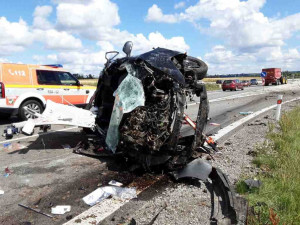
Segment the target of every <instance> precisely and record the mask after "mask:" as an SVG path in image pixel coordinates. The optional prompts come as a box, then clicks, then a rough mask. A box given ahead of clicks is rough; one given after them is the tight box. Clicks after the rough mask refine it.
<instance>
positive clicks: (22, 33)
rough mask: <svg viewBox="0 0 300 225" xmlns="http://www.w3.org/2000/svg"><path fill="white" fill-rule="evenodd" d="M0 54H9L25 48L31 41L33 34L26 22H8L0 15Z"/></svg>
mask: <svg viewBox="0 0 300 225" xmlns="http://www.w3.org/2000/svg"><path fill="white" fill-rule="evenodd" d="M0 34H1V35H0V55H9V54H11V53H14V52H19V51H22V50H24V49H25V47H27V46H29V45H30V44H31V43H32V42H33V35H32V33H31V32H30V30H29V27H28V26H27V24H26V22H25V21H24V20H22V19H20V20H19V22H9V21H8V20H7V19H6V18H5V17H0Z"/></svg>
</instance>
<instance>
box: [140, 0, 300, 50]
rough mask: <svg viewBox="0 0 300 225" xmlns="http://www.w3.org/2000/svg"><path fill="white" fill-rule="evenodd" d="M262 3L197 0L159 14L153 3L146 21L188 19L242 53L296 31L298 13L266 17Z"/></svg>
mask: <svg viewBox="0 0 300 225" xmlns="http://www.w3.org/2000/svg"><path fill="white" fill-rule="evenodd" d="M265 2H266V0H248V1H240V0H231V1H224V0H200V1H199V2H198V3H197V4H195V5H193V6H190V7H188V8H187V9H185V10H184V11H183V12H181V13H175V14H163V12H162V10H161V9H160V8H159V7H158V6H157V5H153V6H152V7H151V8H149V9H148V14H147V16H146V20H147V21H154V22H165V23H178V22H180V21H189V22H191V23H192V24H193V25H196V27H198V28H199V29H200V31H201V32H204V33H206V34H209V35H213V36H216V37H217V38H220V39H222V40H224V41H225V43H226V44H227V45H229V46H230V47H232V48H234V49H237V50H239V51H242V52H251V51H257V50H258V49H260V48H264V47H275V46H277V47H278V46H283V45H284V41H285V40H286V39H288V38H290V37H291V36H292V34H293V33H294V32H296V31H299V30H300V13H297V14H294V15H291V16H288V17H285V18H282V19H269V18H268V17H266V16H264V15H263V13H262V12H260V9H261V8H262V7H263V5H264V4H265ZM202 19H207V20H208V21H209V22H210V23H209V26H208V27H203V25H202V23H201V20H202Z"/></svg>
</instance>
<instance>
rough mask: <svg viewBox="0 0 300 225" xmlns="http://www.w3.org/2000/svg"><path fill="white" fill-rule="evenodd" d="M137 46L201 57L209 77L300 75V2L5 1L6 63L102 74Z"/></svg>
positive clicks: (0, 23) (1, 39)
mask: <svg viewBox="0 0 300 225" xmlns="http://www.w3.org/2000/svg"><path fill="white" fill-rule="evenodd" d="M129 40H130V41H132V42H133V44H134V46H133V51H132V54H133V55H138V54H141V53H143V52H146V51H150V50H151V49H153V48H154V47H163V48H169V49H173V50H177V51H181V52H187V54H188V55H191V56H194V57H198V58H200V59H202V60H203V61H204V62H206V63H207V64H208V67H209V70H208V74H209V75H215V74H236V73H258V72H260V71H261V69H262V68H266V67H279V68H281V69H282V70H284V71H286V70H288V71H295V70H300V1H299V0H247V1H246V0H183V1H182V0H160V1H158V0H157V1H154V0H126V1H125V0H26V1H24V0H10V1H7V0H0V62H12V63H25V64H54V63H59V64H62V65H63V66H64V67H65V68H66V69H68V70H69V71H70V72H72V73H81V74H94V75H98V74H99V72H100V70H101V69H102V68H103V64H104V63H105V61H106V60H105V57H104V56H105V52H107V51H112V50H117V51H120V57H122V56H124V53H122V47H123V45H124V43H125V42H126V41H129Z"/></svg>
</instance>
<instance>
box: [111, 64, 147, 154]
mask: <svg viewBox="0 0 300 225" xmlns="http://www.w3.org/2000/svg"><path fill="white" fill-rule="evenodd" d="M126 70H127V72H128V75H127V76H126V78H125V79H124V80H123V81H122V82H121V84H120V85H119V87H118V89H117V90H116V91H115V93H114V96H115V102H114V107H113V111H112V114H111V118H110V122H109V127H108V131H107V135H106V140H105V142H106V144H107V146H108V147H109V149H110V150H111V151H113V152H115V151H116V148H117V145H118V143H119V138H120V134H119V125H120V123H121V120H122V117H123V114H124V113H129V112H131V111H132V110H134V109H135V108H137V107H138V106H144V105H145V94H144V88H143V85H142V82H141V80H140V79H138V78H136V72H135V70H134V69H133V67H132V66H131V65H129V64H127V65H126Z"/></svg>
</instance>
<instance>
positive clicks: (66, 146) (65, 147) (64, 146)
mask: <svg viewBox="0 0 300 225" xmlns="http://www.w3.org/2000/svg"><path fill="white" fill-rule="evenodd" d="M62 147H63V148H64V149H70V148H71V146H70V145H68V144H65V145H62Z"/></svg>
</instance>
